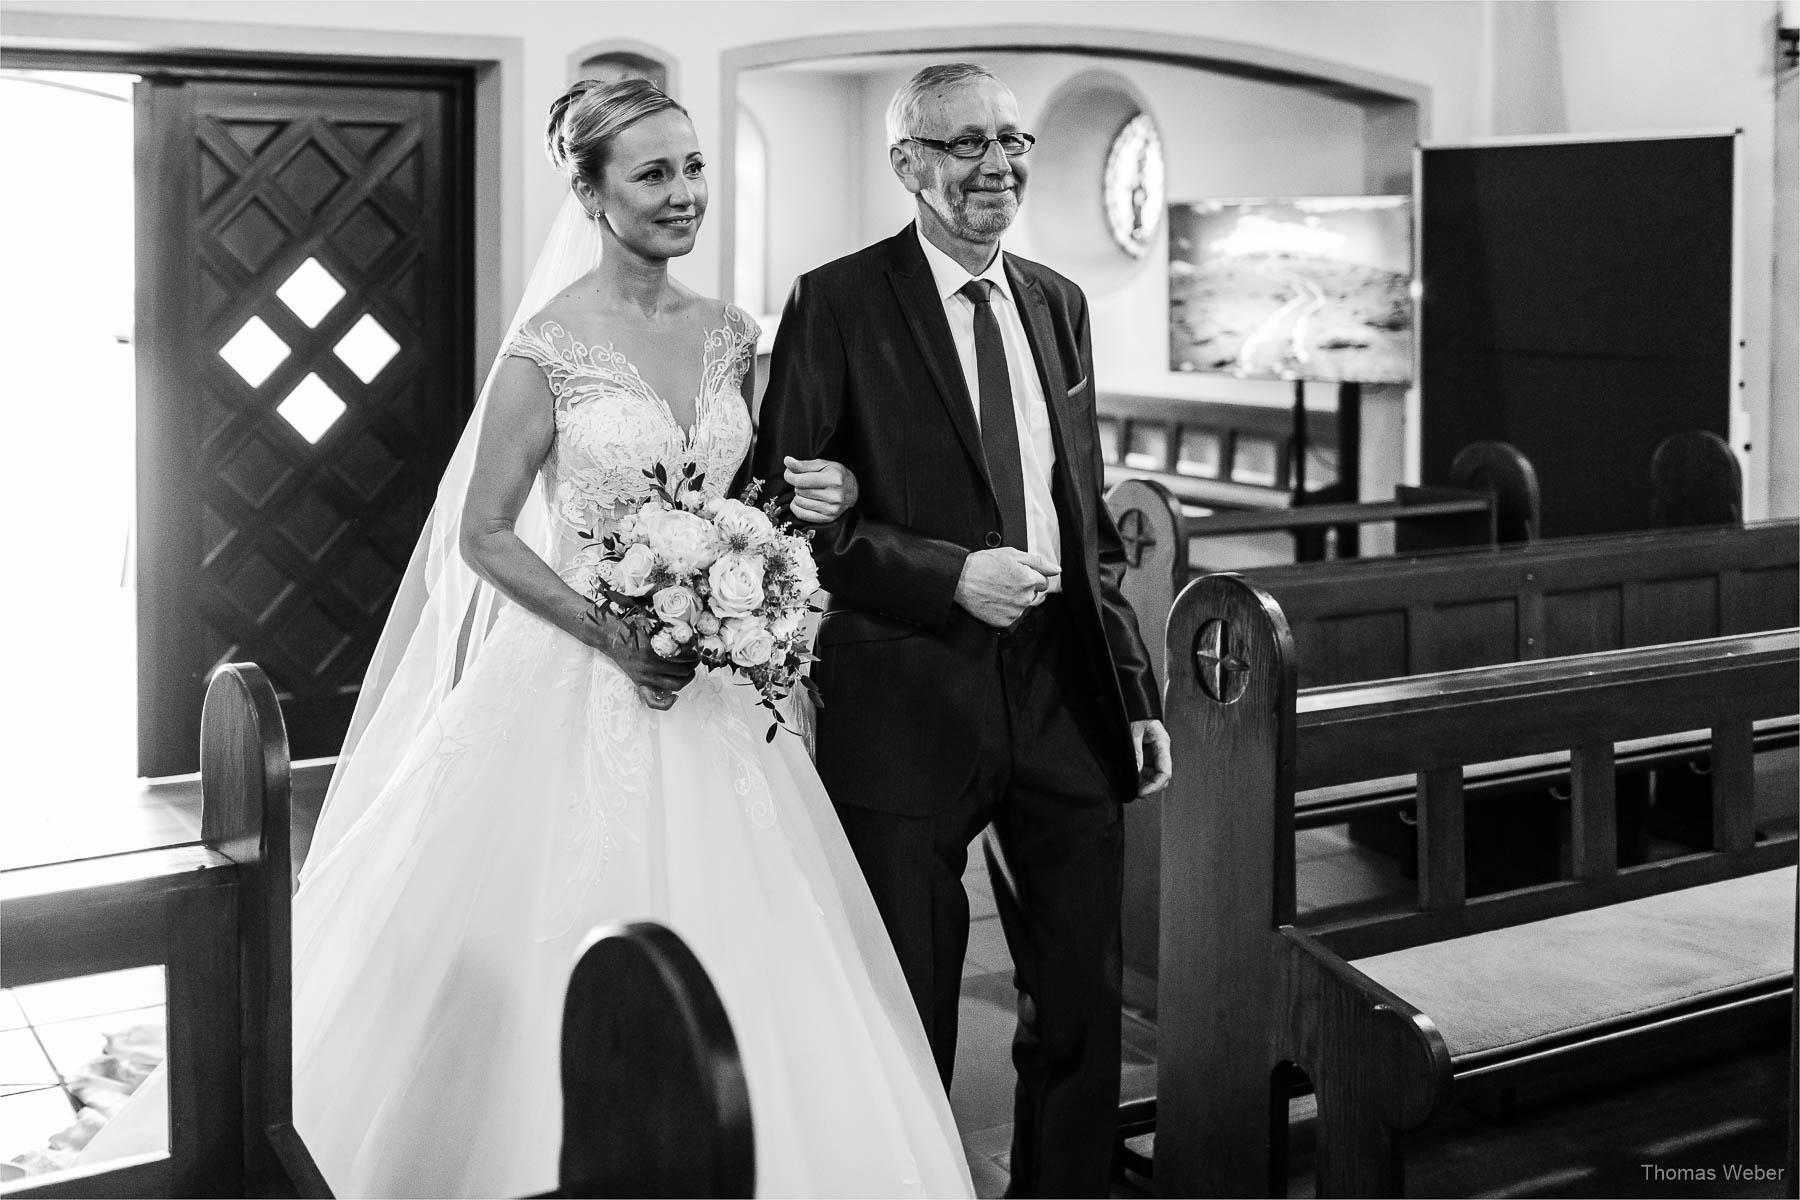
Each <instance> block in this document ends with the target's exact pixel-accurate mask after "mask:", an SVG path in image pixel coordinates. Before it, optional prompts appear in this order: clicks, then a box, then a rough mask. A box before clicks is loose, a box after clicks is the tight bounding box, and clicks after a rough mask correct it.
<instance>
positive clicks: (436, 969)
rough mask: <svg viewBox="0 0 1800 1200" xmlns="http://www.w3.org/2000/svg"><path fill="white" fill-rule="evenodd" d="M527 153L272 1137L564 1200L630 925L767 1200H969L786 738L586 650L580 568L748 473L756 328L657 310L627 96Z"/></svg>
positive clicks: (831, 824) (668, 176) (654, 172)
mask: <svg viewBox="0 0 1800 1200" xmlns="http://www.w3.org/2000/svg"><path fill="white" fill-rule="evenodd" d="M549 149H550V156H551V159H552V161H553V162H555V163H556V164H557V166H558V167H559V168H561V170H562V171H563V172H564V173H565V175H566V176H567V177H568V179H569V182H570V194H569V197H568V198H567V199H566V200H565V202H564V206H563V211H562V215H561V216H559V218H558V220H557V225H556V227H555V229H554V230H553V232H552V234H551V237H550V241H549V243H548V244H547V245H546V247H545V251H544V254H543V256H542V258H540V260H539V264H538V269H537V271H536V273H535V274H534V277H533V279H532V282H531V285H530V286H529V287H528V288H527V293H526V296H525V300H524V302H523V303H522V304H521V307H520V312H521V314H524V315H526V319H523V320H518V321H516V322H515V325H514V328H513V332H512V333H511V335H510V336H509V339H508V342H507V343H506V346H505V349H504V350H503V351H502V354H501V358H500V361H499V362H498V364H497V365H496V366H495V368H494V371H493V373H492V375H491V376H490V378H489V381H488V386H487V388H486V390H485V391H484V393H483V396H482V399H481V401H480V403H479V404H478V405H477V409H476V413H475V416H474V417H473V418H472V419H471V422H470V431H471V432H469V433H465V435H464V437H463V442H462V444H461V445H460V446H459V447H458V450H457V453H456V455H455V457H454V458H453V460H452V462H451V464H450V467H449V469H448V471H447V472H446V475H445V478H444V482H443V484H442V485H441V487H440V491H439V498H438V505H437V507H436V508H435V509H434V510H433V514H432V518H431V522H430V524H429V525H428V527H427V530H426V533H425V535H424V536H423V537H422V538H421V540H420V542H419V547H418V549H417V550H416V551H415V554H414V559H413V563H412V565H411V567H410V568H409V569H408V572H407V577H406V580H405V582H404V583H403V584H402V587H401V591H400V595H399V597H398V599H397V600H396V602H395V606H394V611H393V613H392V615H391V616H390V617H389V623H388V627H387V629H386V631H385V632H384V633H383V636H382V641H381V644H380V646H379V647H378V649H377V651H376V655H375V659H374V661H373V663H372V664H371V667H370V670H369V674H368V678H367V681H366V682H365V685H364V691H363V695H362V697H361V699H360V700H359V702H358V710H357V714H356V717H355V718H354V720H353V722H352V725H351V730H350V735H349V738H348V741H347V742H346V746H345V752H344V757H343V758H342V759H341V760H340V765H339V767H338V771H337V774H336V775H335V777H334V778H333V780H332V790H331V793H330V794H329V796H328V797H327V800H326V803H325V808H324V810H323V812H322V814H321V817H320V821H319V825H318V828H317V830H316V832H315V834H314V840H313V844H312V849H311V853H310V855H309V857H308V860H307V864H306V869H305V871H304V873H303V875H302V880H301V886H300V889H299V891H298V892H297V893H296V895H295V898H294V922H293V927H294V1016H295V1029H294V1081H295V1084H294V1086H295V1106H294V1108H295V1124H296V1125H297V1127H298V1128H299V1131H300V1133H301V1135H302V1136H303V1137H304V1139H305V1141H306V1143H307V1146H308V1147H309V1149H310V1150H311V1151H312V1154H313V1157H314V1159H315V1160H316V1161H317V1163H318V1164H319V1166H320V1168H321V1170H322V1171H323V1172H324V1174H325V1176H326V1179H327V1180H328V1181H329V1183H330V1184H331V1186H332V1189H333V1191H334V1192H335V1193H336V1194H337V1195H340V1196H517V1195H526V1194H530V1193H534V1192H540V1191H544V1190H546V1189H548V1188H551V1187H553V1186H554V1185H555V1182H556V1163H557V1155H558V1149H559V1146H560V1140H561V1103H560V1098H559V1095H558V1092H559V1086H558V1079H559V1076H558V1062H557V1054H558V1047H559V1040H560V1038H559V1031H560V1022H561V1013H562V1001H563V991H564V987H565V985H566V983H567V980H568V977H569V974H570V971H571V969H572V967H573V964H574V957H575V954H576V952H577V950H578V949H579V947H580V945H581V943H582V941H583V939H584V938H585V937H586V936H587V934H588V932H589V931H590V930H591V929H592V928H593V927H594V926H595V925H597V924H600V923H604V922H614V921H621V920H628V919H637V918H649V919H654V920H657V921H661V922H663V923H664V924H666V925H668V926H669V927H670V928H672V929H674V930H675V931H676V932H677V933H678V934H680V935H681V936H682V937H683V938H684V939H685V940H686V941H687V943H688V944H689V945H690V946H691V947H692V948H693V950H694V952H695V954H696V955H697V956H698V957H699V959H700V961H701V962H702V963H703V964H704V965H705V967H706V969H707V971H708V973H709V974H710V975H711V977H712V980H713V982H714V983H715V985H716V986H717V987H718V990H719V993H720V995H721V997H722V998H723V1000H724V1004H725V1009H726V1012H727V1014H728V1015H729V1017H730V1019H731V1023H732V1028H733V1031H734V1033H735V1034H736V1037H737V1042H738V1046H739V1049H740V1051H741V1052H742V1054H743V1058H744V1069H745V1074H746V1076H747V1079H748V1082H749V1088H750V1100H751V1112H752V1117H753V1120H754V1124H755V1137H756V1164H757V1173H758V1179H757V1190H758V1193H759V1194H761V1195H769V1196H833V1195H835V1196H901V1195H924V1196H951V1195H960V1196H967V1195H970V1194H972V1190H973V1189H972V1187H971V1184H970V1180H969V1173H968V1167H967V1164H966V1162H965V1161H964V1159H963V1154H962V1148H961V1144H960V1141H959V1139H958V1137H957V1133H956V1128H955V1125H954V1122H953V1121H952V1119H951V1115H950V1109H949V1104H948V1101H947V1100H946V1098H945V1096H944V1091H943V1088H942V1085H941V1084H940V1083H939V1080H938V1074H937V1069H936V1067H935V1065H934V1064H933V1060H932V1057H931V1052H930V1050H929V1048H928V1046H927V1044H926V1040H925V1034H924V1031H923V1029H922V1028H921V1027H920V1024H919V1018H918V1014H917V1011H916V1009H915V1008H914V1006H913V1002H912V999H911V994H910V992H909V991H908V989H907V986H906V982H905V980H904V979H903V978H902V976H901V973H900V967H899V963H898V961H897V959H896V958H895V956H894V952H893V950H892V948H891V946H890V945H889V943H888V939H887V935H886V932H885V930H884V929H883V926H882V923H881V919H880V917H879V915H878V914H877V912H876V910H875V906H874V903H873V901H872V900H871V899H870V896H869V893H868V890H867V888H866V885H865V884H864V882H863V878H862V875H861V873H860V871H859V869H858V867H857V865H856V862H855V860H854V858H853V857H852V856H851V853H850V849H849V846H848V844H847V843H846V842H845V840H844V837H843V834H842V832H841V831H840V829H839V827H838V824H837V818H836V816H835V814H834V812H833V810H832V807H831V803H830V801H829V800H828V799H827V797H826V795H825V791H824V789H823V787H822V786H821V785H820V783H819V780H818V777H817V775H816V774H814V772H813V768H812V764H811V762H810V760H809V759H808V758H807V755H806V751H805V748H804V746H803V745H802V743H801V741H800V739H799V738H797V737H793V736H790V735H786V734H783V735H780V736H778V737H776V738H775V740H774V741H773V742H772V743H765V741H764V736H763V735H764V731H765V729H766V728H767V726H768V723H769V722H768V717H767V714H766V713H764V712H762V711H761V710H759V709H758V708H757V707H756V703H755V701H756V696H755V693H754V692H753V691H752V690H751V689H750V688H749V687H747V686H743V685H740V684H735V683H733V682H731V681H730V680H729V679H727V678H725V677H723V676H722V675H713V674H709V673H708V672H706V671H700V672H698V673H696V671H695V668H694V666H693V665H692V664H691V663H674V662H669V661H666V660H663V659H660V658H658V657H657V656H656V655H655V654H654V653H652V652H650V650H649V649H648V648H647V646H646V645H644V644H643V643H642V642H641V641H640V640H639V639H637V638H636V637H635V636H634V635H633V634H632V632H631V631H630V630H629V629H628V628H626V627H624V626H623V625H622V624H619V623H615V622H613V621H612V620H611V619H610V618H605V617H603V618H601V621H600V623H598V624H596V623H594V622H592V621H589V620H584V619H583V618H584V615H585V614H586V613H587V612H588V611H589V603H588V601H587V600H586V599H585V598H584V597H583V596H582V595H581V594H580V593H579V592H578V590H577V588H578V587H580V586H581V585H582V584H583V583H585V582H588V581H586V580H584V579H582V578H580V570H579V568H578V567H577V566H575V565H574V559H575V551H576V550H577V549H578V548H579V547H580V546H581V545H582V544H584V541H585V539H584V538H583V537H582V536H581V535H582V533H583V532H584V531H585V532H595V533H597V532H600V531H602V530H603V527H604V526H605V524H606V523H607V522H608V520H609V519H611V518H614V517H615V516H616V515H619V514H621V513H622V512H623V511H624V510H625V508H626V507H627V506H630V505H632V504H634V503H635V502H637V501H639V500H642V499H643V498H644V497H645V495H646V494H647V489H648V481H647V480H646V479H645V478H644V475H643V472H644V470H645V468H647V467H650V466H652V465H654V464H656V463H659V462H660V463H662V464H664V465H665V466H667V467H669V468H670V469H671V471H673V470H675V469H677V468H678V467H680V466H681V465H683V464H685V463H687V462H694V463H697V464H698V465H699V466H700V468H701V469H703V470H704V471H705V473H706V483H705V486H706V489H707V491H708V492H709V493H711V494H715V495H717V494H722V493H723V492H724V491H725V490H726V488H727V486H728V481H730V480H732V479H733V477H734V475H736V474H737V473H738V470H739V467H740V465H741V463H742V462H743V460H744V458H745V455H746V452H747V451H748V449H749V446H750V439H751V425H750V418H749V413H748V411H747V409H748V405H747V398H748V397H749V396H750V395H751V392H752V387H753V382H752V372H751V366H752V363H753V361H754V356H755V348H756V337H757V329H756V326H755V325H754V323H753V322H752V321H751V320H750V318H749V317H748V316H747V315H745V314H744V312H743V311H742V310H740V309H738V308H737V307H735V306H733V305H729V304H721V303H720V302H719V301H717V300H711V299H707V298H705V297H702V296H699V295H696V294H695V293H694V292H692V291H690V290H689V289H687V288H685V287H683V286H682V285H680V284H679V283H677V282H675V281H674V280H672V279H670V278H669V273H668V263H669V260H670V259H671V258H674V257H676V256H679V255H682V254H686V253H688V251H690V250H691V249H692V248H693V245H694V240H695V236H696V234H697V233H698V232H699V227H700V223H701V219H702V217H703V216H704V215H705V211H706V198H707V189H706V181H705V175H704V167H703V163H702V161H701V156H700V152H699V148H698V145H697V142H696V139H695V134H694V129H693V126H692V124H691V123H690V122H689V120H688V117H687V114H686V111H685V110H684V109H682V108H681V107H680V106H678V105H677V104H676V103H675V102H674V101H673V100H671V99H669V98H668V97H667V96H666V95H664V94H663V93H662V92H660V91H658V90H657V89H656V88H655V87H653V86H651V85H650V84H647V83H645V82H643V81H640V80H630V81H625V82H621V83H617V84H612V85H605V84H599V83H596V82H594V81H591V80H588V81H583V82H581V83H578V84H576V85H575V86H574V87H573V88H571V89H570V90H569V92H568V93H567V94H566V95H564V96H563V97H561V98H560V99H558V100H557V102H556V104H555V105H554V106H553V107H552V109H551V116H550V128H549ZM546 300H547V301H548V303H545V301H546ZM477 431H478V433H477ZM789 467H790V471H789V479H790V482H795V483H797V485H799V487H800V493H799V494H800V499H799V500H798V501H797V502H796V505H795V511H796V513H797V514H798V515H801V516H810V517H814V518H816V519H819V520H827V519H830V518H831V517H833V516H835V515H837V513H838V512H840V511H842V509H843V508H844V507H847V502H846V496H847V495H849V496H850V499H853V495H850V494H851V493H853V490H854V482H853V480H851V479H849V478H847V473H845V472H843V471H842V469H841V468H838V467H836V466H835V465H834V464H821V463H797V464H796V463H792V462H790V463H789ZM159 1082H160V1081H159ZM146 1086H147V1087H148V1086H149V1085H146ZM121 1116H122V1117H123V1114H121ZM601 1132H602V1135H603V1131H601ZM97 1140H98V1139H97Z"/></svg>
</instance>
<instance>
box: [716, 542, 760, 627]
mask: <svg viewBox="0 0 1800 1200" xmlns="http://www.w3.org/2000/svg"><path fill="white" fill-rule="evenodd" d="M706 578H707V580H708V581H709V582H710V583H711V584H712V610H713V611H714V612H715V613H717V614H719V615H720V616H721V617H741V616H743V615H744V614H745V613H747V612H750V611H751V610H752V609H754V608H755V607H756V606H757V605H759V604H761V603H762V602H763V561H762V559H761V558H759V557H757V556H756V555H753V554H726V555H721V556H720V558H719V560H718V561H717V562H715V563H713V565H712V569H711V570H710V571H708V572H707V573H706Z"/></svg>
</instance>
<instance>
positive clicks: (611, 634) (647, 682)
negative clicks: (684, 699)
mask: <svg viewBox="0 0 1800 1200" xmlns="http://www.w3.org/2000/svg"><path fill="white" fill-rule="evenodd" d="M582 640H583V641H585V642H586V643H587V644H588V645H590V646H592V647H594V649H596V650H598V651H600V652H601V653H602V654H604V655H606V656H607V657H608V658H610V659H612V660H613V663H614V664H615V665H617V666H618V668H619V670H621V671H623V672H625V676H626V678H628V679H630V680H631V682H633V683H635V684H636V685H637V690H638V696H639V697H640V698H641V699H642V700H643V702H644V703H645V704H646V705H648V706H649V707H651V708H654V709H656V710H657V711H659V712H663V711H667V710H668V709H669V708H671V707H672V706H673V705H674V703H675V694H676V693H677V692H679V691H680V690H681V689H682V688H684V687H686V686H687V685H688V684H689V683H692V682H693V679H694V669H695V668H696V667H697V666H698V665H699V659H698V657H696V656H693V655H686V656H683V657H681V658H664V657H663V656H662V655H660V654H658V653H657V652H656V651H655V650H652V649H651V648H650V639H649V638H648V637H647V636H645V635H644V634H643V633H641V632H640V631H638V630H636V629H634V628H632V627H631V626H630V625H629V624H627V623H626V622H625V621H624V620H622V619H620V618H619V617H617V616H614V615H613V614H612V613H609V612H604V611H602V610H600V609H591V610H590V611H589V617H588V620H586V621H584V622H583V632H582Z"/></svg>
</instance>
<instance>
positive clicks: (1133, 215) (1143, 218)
mask: <svg viewBox="0 0 1800 1200" xmlns="http://www.w3.org/2000/svg"><path fill="white" fill-rule="evenodd" d="M1090 178H1092V177H1091V176H1090ZM1101 194H1102V195H1103V197H1104V199H1105V207H1106V227H1107V230H1108V232H1110V233H1111V234H1112V238H1113V241H1115V242H1117V243H1118V245H1119V248H1120V249H1121V250H1123V251H1125V253H1127V254H1129V255H1131V257H1133V258H1142V257H1143V256H1144V251H1146V250H1148V249H1149V248H1150V239H1151V237H1152V236H1153V235H1154V234H1155V233H1156V223H1157V222H1158V221H1160V220H1161V219H1162V210H1163V152H1162V138H1160V137H1158V136H1157V133H1156V126H1155V125H1154V124H1153V123H1152V122H1151V120H1150V117H1149V114H1147V113H1138V114H1137V115H1136V116H1134V117H1132V118H1131V119H1130V120H1129V121H1127V122H1125V125H1124V127H1123V128H1122V129H1120V130H1119V132H1118V133H1117V134H1116V135H1114V137H1113V140H1112V148H1111V149H1110V150H1108V151H1107V154H1106V169H1105V171H1104V173H1103V174H1102V176H1101Z"/></svg>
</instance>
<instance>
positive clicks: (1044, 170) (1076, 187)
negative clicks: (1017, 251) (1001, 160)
mask: <svg viewBox="0 0 1800 1200" xmlns="http://www.w3.org/2000/svg"><path fill="white" fill-rule="evenodd" d="M1140 113H1149V114H1151V116H1152V119H1153V120H1154V119H1155V117H1156V115H1157V114H1156V113H1155V111H1154V106H1153V105H1152V104H1151V103H1150V101H1149V99H1148V98H1147V97H1145V96H1144V94H1143V92H1142V91H1141V90H1139V88H1138V87H1137V86H1136V85H1135V84H1133V83H1132V82H1131V80H1130V79H1128V78H1127V77H1126V76H1125V75H1124V74H1122V73H1121V72H1120V71H1118V70H1116V69H1114V68H1112V67H1111V66H1107V67H1098V68H1095V69H1093V70H1089V71H1083V72H1082V73H1081V74H1079V75H1075V76H1073V77H1071V78H1069V79H1065V80H1064V81H1062V83H1060V84H1059V85H1058V86H1057V88H1056V90H1055V91H1054V92H1053V93H1052V94H1051V95H1050V97H1049V99H1048V100H1047V101H1046V103H1045V105H1044V109H1043V113H1042V115H1041V116H1040V117H1039V118H1038V119H1037V127H1038V131H1039V132H1040V135H1041V136H1043V137H1046V138H1053V139H1055V140H1056V141H1057V142H1060V143H1062V144H1063V146H1064V147H1066V149H1065V151H1064V153H1062V154H1061V155H1058V156H1056V157H1055V158H1051V159H1046V160H1045V162H1043V163H1042V164H1041V165H1035V166H1034V170H1033V171H1032V176H1031V199H1030V202H1029V203H1027V204H1026V205H1025V206H1024V207H1023V208H1022V209H1021V211H1020V214H1019V219H1020V220H1021V221H1022V222H1024V223H1025V225H1026V227H1027V228H1028V229H1029V230H1030V232H1031V239H1032V242H1033V244H1034V245H1038V246H1055V247H1056V248H1057V252H1058V254H1057V260H1058V269H1060V270H1063V271H1065V272H1067V273H1069V274H1073V275H1078V277H1079V278H1081V279H1083V280H1085V281H1087V282H1088V285H1089V286H1090V287H1094V288H1097V289H1099V290H1102V291H1106V292H1110V291H1112V290H1114V289H1115V288H1117V287H1119V286H1120V285H1122V284H1124V283H1125V282H1127V281H1129V280H1130V279H1132V278H1134V277H1136V276H1138V275H1140V274H1142V273H1143V272H1144V271H1145V270H1147V269H1149V268H1150V266H1151V265H1152V263H1153V261H1154V260H1153V256H1152V255H1148V254H1146V255H1144V256H1142V257H1136V258H1134V257H1132V256H1130V255H1128V254H1126V253H1125V252H1124V251H1123V250H1121V249H1120V248H1119V246H1118V244H1117V243H1115V242H1114V241H1113V238H1112V234H1111V232H1110V231H1109V230H1108V229H1107V226H1106V213H1105V203H1104V198H1103V197H1102V195H1101V191H1100V189H1099V188H1098V187H1096V186H1095V183H1094V181H1095V180H1097V179H1099V178H1101V175H1102V173H1103V171H1104V170H1105V165H1106V157H1107V154H1108V153H1109V152H1110V151H1111V149H1112V143H1113V139H1114V138H1115V137H1116V136H1117V135H1118V132H1119V130H1120V129H1122V128H1123V127H1124V125H1125V123H1126V122H1127V121H1129V120H1131V119H1132V118H1133V117H1135V116H1137V115H1138V114H1140ZM1064 264H1066V265H1064Z"/></svg>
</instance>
